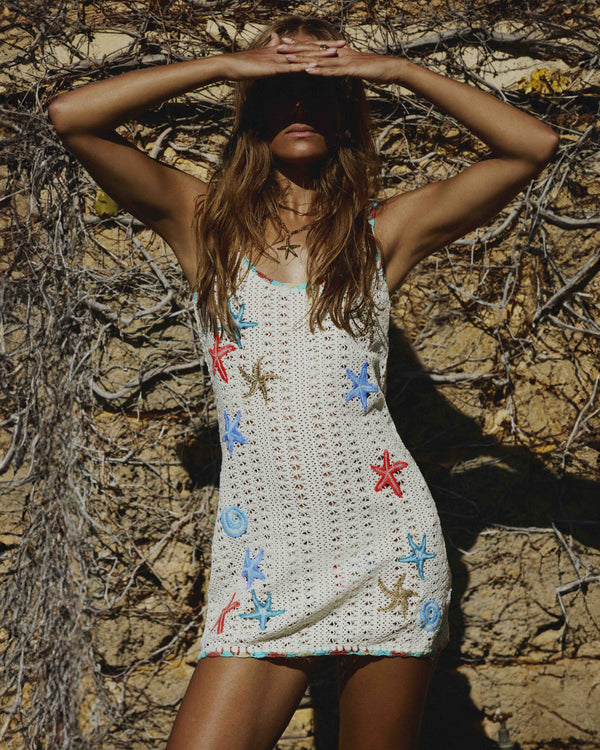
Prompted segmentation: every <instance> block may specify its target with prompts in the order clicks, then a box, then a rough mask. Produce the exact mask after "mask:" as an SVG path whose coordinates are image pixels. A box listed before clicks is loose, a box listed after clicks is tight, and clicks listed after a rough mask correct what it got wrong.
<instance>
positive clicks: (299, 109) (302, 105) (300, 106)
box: [294, 97, 307, 117]
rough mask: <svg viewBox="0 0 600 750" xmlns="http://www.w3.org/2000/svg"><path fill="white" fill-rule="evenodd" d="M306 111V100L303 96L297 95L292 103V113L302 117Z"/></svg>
mask: <svg viewBox="0 0 600 750" xmlns="http://www.w3.org/2000/svg"><path fill="white" fill-rule="evenodd" d="M306 112H307V107H306V102H305V101H304V98H303V97H298V98H297V99H296V101H295V103H294V113H295V114H296V116H297V117H303V116H304V115H305V114H306Z"/></svg>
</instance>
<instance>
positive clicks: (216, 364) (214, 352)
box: [208, 333, 237, 383]
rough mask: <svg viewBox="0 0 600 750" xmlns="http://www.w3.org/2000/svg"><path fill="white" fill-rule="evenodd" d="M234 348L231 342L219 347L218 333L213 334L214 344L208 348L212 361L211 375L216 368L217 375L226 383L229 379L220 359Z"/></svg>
mask: <svg viewBox="0 0 600 750" xmlns="http://www.w3.org/2000/svg"><path fill="white" fill-rule="evenodd" d="M234 349H237V347H236V346H234V345H233V344H225V345H224V346H222V347H221V348H219V334H218V333H217V334H216V335H215V345H214V346H213V348H212V349H209V350H208V351H209V352H210V356H211V357H212V361H213V368H212V371H213V375H214V374H215V372H216V371H217V370H218V371H219V375H220V376H221V377H222V378H223V380H224V381H225V382H226V383H228V382H229V379H228V377H227V373H226V372H225V365H224V364H223V362H222V361H221V359H222V357H224V356H225V355H226V354H229V352H232V351H233V350H234Z"/></svg>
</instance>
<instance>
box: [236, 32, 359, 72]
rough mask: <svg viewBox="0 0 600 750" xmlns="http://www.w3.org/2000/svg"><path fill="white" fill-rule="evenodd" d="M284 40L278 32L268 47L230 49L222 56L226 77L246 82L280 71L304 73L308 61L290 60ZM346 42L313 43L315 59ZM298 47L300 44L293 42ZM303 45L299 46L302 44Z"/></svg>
mask: <svg viewBox="0 0 600 750" xmlns="http://www.w3.org/2000/svg"><path fill="white" fill-rule="evenodd" d="M281 43H282V39H281V38H280V37H279V35H278V34H276V33H275V32H273V33H272V34H271V41H270V42H269V44H268V45H267V46H266V47H257V48H255V49H248V50H244V51H242V52H230V53H226V54H224V55H222V56H221V61H222V63H223V66H224V74H225V78H227V79H228V80H230V81H244V80H249V79H256V78H267V77H268V76H274V75H278V74H280V73H300V72H302V71H304V70H305V69H306V65H307V63H306V62H305V61H303V60H299V61H295V60H292V59H288V57H286V55H285V54H281V53H280V49H279V48H280V46H281ZM343 44H345V42H344V41H343V40H340V41H339V42H328V43H327V45H325V48H323V43H321V42H315V43H314V44H310V45H306V44H304V45H302V46H303V47H307V46H308V47H310V51H311V61H318V60H323V59H325V58H326V57H331V56H332V55H335V52H336V49H338V48H339V47H341V46H342V45H343ZM290 46H296V45H290ZM298 46H299V45H298Z"/></svg>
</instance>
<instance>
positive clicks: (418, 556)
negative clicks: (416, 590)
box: [396, 531, 436, 580]
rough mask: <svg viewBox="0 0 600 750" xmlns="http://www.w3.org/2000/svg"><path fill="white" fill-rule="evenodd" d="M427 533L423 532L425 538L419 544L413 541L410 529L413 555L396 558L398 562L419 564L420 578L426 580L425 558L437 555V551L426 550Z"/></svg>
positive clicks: (409, 537)
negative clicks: (424, 573) (424, 571)
mask: <svg viewBox="0 0 600 750" xmlns="http://www.w3.org/2000/svg"><path fill="white" fill-rule="evenodd" d="M426 536H427V534H423V540H422V541H421V544H419V545H417V543H416V542H415V541H413V538H412V536H411V535H410V531H409V532H408V543H409V544H410V546H411V548H412V555H406V556H405V557H397V558H396V560H397V561H398V562H414V563H416V564H417V570H418V571H419V578H422V579H423V580H425V576H424V575H423V563H424V562H425V560H429V559H430V558H431V557H435V554H436V553H435V552H426V551H425V537H426Z"/></svg>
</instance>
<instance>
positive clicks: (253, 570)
mask: <svg viewBox="0 0 600 750" xmlns="http://www.w3.org/2000/svg"><path fill="white" fill-rule="evenodd" d="M264 554H265V551H264V549H261V551H260V552H259V553H258V555H256V557H250V550H249V549H247V550H246V559H245V560H244V567H243V569H242V575H243V576H246V580H247V581H248V584H247V586H246V589H249V588H250V587H251V586H252V584H253V583H254V579H255V578H260V580H261V581H264V580H265V578H266V576H265V574H264V573H263V572H262V570H259V569H258V566H259V565H260V561H261V560H262V559H263V556H264Z"/></svg>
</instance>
